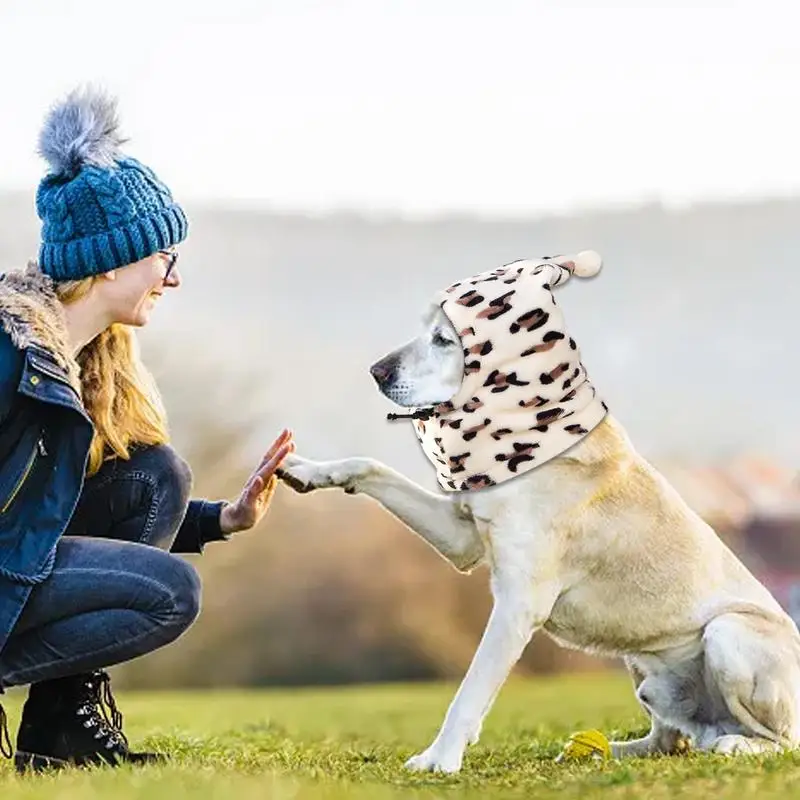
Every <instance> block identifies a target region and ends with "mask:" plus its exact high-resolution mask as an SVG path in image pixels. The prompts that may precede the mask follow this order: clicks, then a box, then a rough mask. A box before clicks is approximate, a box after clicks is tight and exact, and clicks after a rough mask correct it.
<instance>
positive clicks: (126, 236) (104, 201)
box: [36, 89, 188, 281]
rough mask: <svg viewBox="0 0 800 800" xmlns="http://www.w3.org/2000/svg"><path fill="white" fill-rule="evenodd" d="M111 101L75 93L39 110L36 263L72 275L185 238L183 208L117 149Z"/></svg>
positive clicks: (56, 274) (57, 275)
mask: <svg viewBox="0 0 800 800" xmlns="http://www.w3.org/2000/svg"><path fill="white" fill-rule="evenodd" d="M124 142H125V140H124V139H122V138H121V137H120V135H119V132H118V122H117V110H116V100H115V99H114V98H111V97H109V96H107V95H105V94H103V93H102V92H100V91H97V90H94V89H85V90H75V91H73V92H71V93H70V94H69V95H68V97H67V98H66V99H65V100H63V101H61V102H59V103H58V104H56V105H55V106H54V107H53V108H52V109H51V110H50V112H49V114H48V115H47V118H46V119H45V122H44V126H43V128H42V131H41V134H40V135H39V152H40V154H41V155H42V157H43V158H44V159H45V160H46V161H47V163H48V165H49V167H50V172H49V173H48V174H47V175H46V176H45V177H44V178H43V179H42V181H41V183H40V184H39V188H38V190H37V192H36V211H37V213H38V215H39V218H40V219H41V220H42V223H43V224H42V234H41V245H40V248H39V268H40V269H41V271H42V272H44V273H45V274H47V275H50V276H51V277H52V278H53V279H54V280H59V281H61V280H78V279H80V278H86V277H89V276H90V275H97V274H99V273H102V272H107V271H109V270H112V269H116V268H117V267H122V266H125V265H126V264H131V263H133V262H134V261H139V260H140V259H142V258H146V257H147V256H149V255H152V254H153V253H155V252H156V251H157V250H163V249H165V248H168V247H171V246H172V245H175V244H177V243H178V242H181V241H183V239H185V238H186V234H187V232H188V222H187V219H186V215H185V213H184V211H183V209H182V208H181V207H180V206H179V205H178V204H177V203H176V202H175V201H174V200H173V199H172V194H171V193H170V191H169V189H168V188H167V187H166V186H165V185H164V184H163V183H161V181H159V179H158V178H157V177H156V175H155V173H154V172H153V171H152V170H151V169H150V168H149V167H146V166H145V165H144V164H141V163H140V162H139V161H137V160H136V159H134V158H130V157H129V156H125V155H123V154H122V153H120V151H119V149H118V148H119V146H120V145H121V144H123V143H124Z"/></svg>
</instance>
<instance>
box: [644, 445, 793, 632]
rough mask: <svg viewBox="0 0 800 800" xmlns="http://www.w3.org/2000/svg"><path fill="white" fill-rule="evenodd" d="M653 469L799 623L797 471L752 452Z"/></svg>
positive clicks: (660, 466)
mask: <svg viewBox="0 0 800 800" xmlns="http://www.w3.org/2000/svg"><path fill="white" fill-rule="evenodd" d="M659 469H661V471H662V472H663V473H664V474H665V475H666V477H667V478H668V479H669V480H670V481H671V482H672V483H673V485H674V486H675V487H676V489H677V490H678V491H679V492H680V493H681V494H682V495H683V497H684V499H685V500H686V501H687V502H688V504H689V505H690V506H691V507H692V508H693V509H694V510H695V511H697V512H698V513H699V514H700V516H702V517H703V519H705V520H706V521H707V522H708V523H709V524H710V525H711V526H712V527H714V528H715V530H716V531H717V533H718V534H719V535H720V536H721V537H722V538H723V539H724V540H725V542H726V543H727V544H728V545H729V546H730V548H731V549H732V550H733V551H734V552H735V553H736V554H737V555H738V556H739V557H740V558H741V559H742V561H744V563H745V564H746V565H747V566H748V567H749V568H750V569H751V570H752V572H753V573H754V574H755V575H756V577H758V578H759V579H760V580H761V581H762V582H763V583H764V584H765V585H766V586H767V588H768V589H769V590H770V591H771V592H772V593H773V594H774V595H775V597H776V599H777V600H778V601H779V602H780V603H781V604H782V605H783V607H784V608H785V609H786V610H787V611H788V612H789V613H790V614H791V615H792V617H793V619H794V620H795V622H796V623H798V625H800V476H798V473H797V472H796V471H795V470H791V469H788V468H786V467H782V466H779V465H778V464H776V463H774V462H773V461H770V460H768V459H765V458H759V457H755V456H749V457H743V458H739V459H736V460H734V461H732V462H730V463H729V464H727V465H725V466H716V467H709V466H704V467H690V466H686V465H681V464H678V463H667V464H659Z"/></svg>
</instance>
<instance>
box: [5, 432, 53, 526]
mask: <svg viewBox="0 0 800 800" xmlns="http://www.w3.org/2000/svg"><path fill="white" fill-rule="evenodd" d="M39 454H41V455H43V456H44V455H47V451H46V450H45V447H44V442H43V441H42V440H41V438H40V439H39V441H38V442H36V447H34V448H33V452H32V453H31V455H30V458H29V459H28V463H27V464H26V465H25V471H24V472H23V473H22V477H21V478H20V479H19V480H18V481H17V485H16V486H15V487H14V491H13V492H11V495H10V497H9V498H8V500H6V502H5V504H4V505H3V507H2V508H0V514H5V513H6V511H8V508H9V506H10V505H11V504H12V503H13V502H14V498H15V497H16V496H17V495H18V494H19V492H20V489H22V486H23V485H24V483H25V481H26V480H28V475H30V474H31V470H32V469H33V465H34V464H35V463H36V458H37V456H38V455H39Z"/></svg>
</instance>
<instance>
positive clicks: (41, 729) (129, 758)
mask: <svg viewBox="0 0 800 800" xmlns="http://www.w3.org/2000/svg"><path fill="white" fill-rule="evenodd" d="M106 705H107V706H108V709H109V711H110V712H111V718H110V719H109V716H108V712H107V711H106ZM164 760H165V759H164V757H163V756H162V755H159V754H156V753H135V752H132V751H131V750H130V749H129V747H128V740H127V739H126V738H125V734H124V733H123V732H122V714H120V712H119V711H118V710H117V706H116V703H115V702H114V697H113V695H112V694H111V685H110V678H109V676H108V673H107V672H104V671H102V670H98V671H96V672H91V673H89V674H86V675H74V676H70V677H68V678H59V679H58V680H53V681H45V682H43V683H38V684H33V685H32V686H31V689H30V693H29V695H28V699H27V700H26V701H25V706H24V707H23V709H22V720H21V721H20V725H19V733H18V734H17V752H16V753H15V755H14V764H15V766H16V768H17V772H25V771H26V770H28V769H33V770H43V769H48V768H60V767H65V766H88V765H92V764H107V765H110V766H113V767H116V766H119V765H120V764H126V763H127V764H131V763H133V764H148V763H158V762H163V761H164Z"/></svg>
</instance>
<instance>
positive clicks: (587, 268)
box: [533, 250, 603, 289]
mask: <svg viewBox="0 0 800 800" xmlns="http://www.w3.org/2000/svg"><path fill="white" fill-rule="evenodd" d="M602 266H603V259H602V258H601V257H600V254H599V253H597V252H595V251H594V250H582V251H581V252H580V253H577V254H576V255H574V256H547V257H546V258H543V259H542V263H541V264H539V265H538V266H537V267H536V268H535V269H534V270H533V274H534V275H543V276H544V283H545V285H546V287H547V288H548V289H550V288H552V287H554V286H558V285H559V284H560V283H565V282H566V281H568V280H569V279H570V278H571V277H572V276H573V275H576V276H577V277H579V278H592V277H594V276H595V275H597V273H598V272H600V270H601V269H602Z"/></svg>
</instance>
